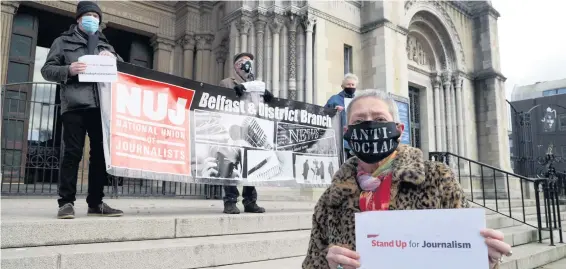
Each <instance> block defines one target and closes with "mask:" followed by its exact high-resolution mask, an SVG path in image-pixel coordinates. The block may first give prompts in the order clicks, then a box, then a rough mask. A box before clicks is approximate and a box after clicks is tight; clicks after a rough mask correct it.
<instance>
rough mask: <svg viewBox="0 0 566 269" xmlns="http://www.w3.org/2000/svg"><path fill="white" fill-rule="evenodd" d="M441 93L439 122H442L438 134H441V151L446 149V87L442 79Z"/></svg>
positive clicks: (440, 83)
mask: <svg viewBox="0 0 566 269" xmlns="http://www.w3.org/2000/svg"><path fill="white" fill-rule="evenodd" d="M438 86H439V88H440V89H439V95H438V99H439V102H440V106H439V107H440V113H438V114H439V115H440V119H439V124H440V133H438V136H440V144H439V147H438V148H439V150H440V151H446V106H445V104H446V102H445V100H446V98H445V96H444V87H443V86H442V81H439V85H438Z"/></svg>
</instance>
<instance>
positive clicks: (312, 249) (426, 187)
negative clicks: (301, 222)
mask: <svg viewBox="0 0 566 269" xmlns="http://www.w3.org/2000/svg"><path fill="white" fill-rule="evenodd" d="M357 163H358V160H357V158H356V157H353V158H350V159H349V160H347V161H346V162H345V163H344V164H343V165H342V166H341V167H340V169H339V170H338V171H337V172H336V174H335V175H334V177H333V178H332V184H331V185H330V187H328V189H326V191H325V192H324V193H323V194H322V196H321V197H320V199H319V200H318V203H317V205H316V207H315V209H314V214H313V218H312V230H311V237H310V242H309V248H308V252H307V256H306V258H305V260H304V262H303V269H334V268H329V267H328V263H327V261H326V254H327V252H328V248H329V247H330V246H333V245H336V246H342V247H346V248H348V249H352V250H355V249H356V241H355V238H356V237H355V229H354V226H355V223H354V214H355V213H357V212H360V209H359V197H360V192H361V190H360V188H359V186H358V183H357V181H356V171H357ZM392 166H393V179H392V180H393V181H392V184H391V199H390V204H389V210H408V209H409V210H410V209H439V208H465V207H469V204H468V202H467V200H466V199H465V196H464V192H463V190H462V187H461V186H460V184H459V183H458V181H457V180H456V178H455V176H454V173H453V172H452V170H451V169H450V168H449V167H448V166H446V165H445V164H443V163H440V162H433V161H428V160H425V159H423V153H422V151H421V150H420V149H417V148H413V147H409V146H406V145H400V146H399V147H398V149H397V158H396V159H395V160H393V164H392ZM486 258H487V257H486Z"/></svg>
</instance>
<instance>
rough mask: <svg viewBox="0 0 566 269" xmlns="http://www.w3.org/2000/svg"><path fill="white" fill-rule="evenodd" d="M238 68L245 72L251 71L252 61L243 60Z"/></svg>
mask: <svg viewBox="0 0 566 269" xmlns="http://www.w3.org/2000/svg"><path fill="white" fill-rule="evenodd" d="M240 69H242V71H244V72H246V73H250V72H251V71H252V62H251V61H245V62H244V63H242V66H241V67H240Z"/></svg>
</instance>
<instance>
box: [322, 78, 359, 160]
mask: <svg viewBox="0 0 566 269" xmlns="http://www.w3.org/2000/svg"><path fill="white" fill-rule="evenodd" d="M357 85H358V77H357V76H356V75H354V74H351V73H348V74H346V75H345V76H344V79H343V80H342V91H341V92H339V93H338V94H335V95H332V96H331V97H330V99H328V101H327V102H326V105H325V106H324V107H327V108H334V109H336V110H338V112H342V113H340V123H341V124H342V127H346V125H347V122H346V113H344V109H345V108H346V106H347V103H349V102H350V101H351V100H352V98H354V97H355V96H356V86H357ZM344 153H345V154H346V159H349V158H351V157H352V153H351V152H350V146H349V145H348V142H347V141H346V140H344Z"/></svg>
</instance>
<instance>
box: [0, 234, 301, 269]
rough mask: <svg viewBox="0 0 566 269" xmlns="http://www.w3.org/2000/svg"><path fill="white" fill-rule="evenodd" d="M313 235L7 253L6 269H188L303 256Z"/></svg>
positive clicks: (214, 238)
mask: <svg viewBox="0 0 566 269" xmlns="http://www.w3.org/2000/svg"><path fill="white" fill-rule="evenodd" d="M309 236H310V231H291V232H273V233H256V234H246V235H224V236H207V237H196V238H178V239H160V240H148V241H131V242H112V243H98V244H79V245H64V246H48V247H34V248H19V249H3V250H2V263H1V265H2V266H1V267H2V268H3V269H16V268H18V269H19V268H26V269H36V268H37V269H77V268H81V269H105V268H108V269H131V268H136V269H155V268H169V269H177V268H179V269H180V268H183V269H189V268H203V267H213V266H219V265H230V264H238V263H246V262H255V261H262V260H270V259H278V258H289V257H297V256H301V255H304V254H305V253H306V251H307V247H308V241H309Z"/></svg>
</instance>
